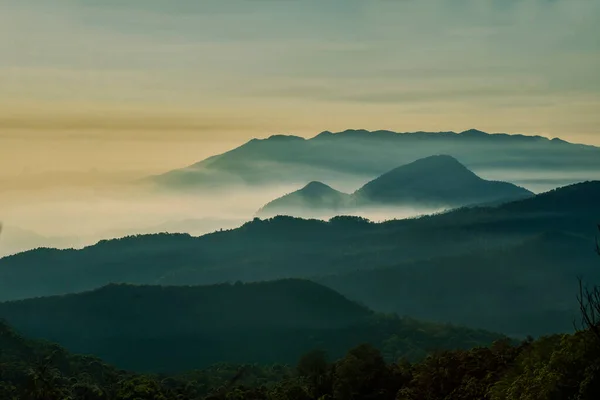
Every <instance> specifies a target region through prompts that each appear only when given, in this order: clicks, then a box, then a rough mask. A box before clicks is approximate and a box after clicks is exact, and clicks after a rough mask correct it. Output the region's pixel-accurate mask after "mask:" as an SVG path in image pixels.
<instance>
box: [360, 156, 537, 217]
mask: <svg viewBox="0 0 600 400" xmlns="http://www.w3.org/2000/svg"><path fill="white" fill-rule="evenodd" d="M531 195H533V193H531V192H530V191H528V190H526V189H523V188H520V187H518V186H515V185H513V184H510V183H506V182H493V181H486V180H484V179H481V178H480V177H478V176H477V175H475V174H474V173H473V172H471V171H470V170H469V169H467V168H466V167H465V166H464V165H462V164H461V163H460V162H458V160H456V159H455V158H454V157H451V156H448V155H438V156H431V157H426V158H423V159H420V160H417V161H415V162H413V163H410V164H407V165H403V166H401V167H398V168H395V169H393V170H391V171H389V172H386V173H385V174H383V175H381V176H380V177H378V178H376V179H374V180H372V181H370V182H368V183H367V184H366V185H364V186H363V187H362V188H360V189H359V190H357V191H356V192H355V193H354V194H353V197H354V198H355V201H356V202H357V203H358V204H363V205H373V204H381V205H426V206H432V207H436V206H437V207H443V206H450V207H460V206H467V205H473V204H477V203H488V202H499V201H500V202H501V201H509V200H516V199H520V198H524V197H529V196H531Z"/></svg>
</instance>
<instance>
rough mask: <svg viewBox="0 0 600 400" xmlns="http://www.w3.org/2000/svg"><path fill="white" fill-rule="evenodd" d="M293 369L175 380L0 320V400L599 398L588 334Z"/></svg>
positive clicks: (316, 361) (310, 359)
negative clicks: (412, 358) (74, 350)
mask: <svg viewBox="0 0 600 400" xmlns="http://www.w3.org/2000/svg"><path fill="white" fill-rule="evenodd" d="M295 365H296V367H290V366H283V365H260V364H252V365H248V364H246V365H235V364H225V363H219V364H216V365H214V366H211V367H210V368H206V369H202V370H193V371H186V372H185V373H182V374H178V375H165V374H160V375H149V374H140V373H136V372H127V371H123V370H118V369H116V368H114V367H112V366H110V365H107V364H105V363H104V362H103V360H101V359H98V358H95V357H90V356H80V355H73V354H71V353H69V352H67V351H66V350H65V349H64V348H62V347H60V346H58V345H55V344H52V343H49V342H42V341H34V340H30V339H25V338H24V337H22V336H20V335H19V334H18V333H17V332H16V331H14V330H13V329H12V328H11V327H10V326H8V325H7V324H6V323H4V322H3V321H0V398H2V399H7V400H9V399H10V400H13V399H14V400H16V399H19V400H33V399H35V400H64V399H85V400H109V399H114V400H126V399H139V400H181V399H186V400H201V399H203V400H221V399H239V400H258V399H261V400H262V399H264V400H285V399H317V398H319V399H323V398H329V399H340V400H346V399H348V400H349V399H356V398H359V399H379V400H395V399H407V400H419V399H430V400H447V399H464V400H481V399H490V400H522V399H540V400H541V399H590V400H592V399H594V400H595V399H598V398H599V396H600V374H598V368H599V367H600V341H599V340H598V337H596V336H594V335H593V334H592V332H591V331H590V330H585V331H582V332H578V333H577V334H574V335H555V336H551V337H544V338H540V339H537V340H535V341H532V340H529V339H528V340H526V341H523V342H521V343H519V344H511V342H510V341H509V340H507V339H502V340H498V341H495V342H494V343H493V344H492V345H491V346H489V347H475V348H472V349H469V350H466V349H460V350H458V349H455V350H446V351H440V352H435V353H431V354H429V355H428V356H427V357H426V358H425V359H423V360H421V361H420V362H417V363H410V362H408V361H407V360H400V361H394V362H386V361H385V359H384V357H382V354H381V352H380V351H378V350H377V349H375V348H373V347H372V346H369V345H367V344H362V345H359V346H357V347H354V348H353V349H351V350H349V351H348V352H347V353H346V355H345V356H344V357H341V358H338V359H335V358H329V357H328V355H327V353H325V352H322V351H311V352H309V353H306V354H305V355H303V356H302V357H301V358H300V359H299V360H298V362H297V363H295Z"/></svg>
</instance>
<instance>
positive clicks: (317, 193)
mask: <svg viewBox="0 0 600 400" xmlns="http://www.w3.org/2000/svg"><path fill="white" fill-rule="evenodd" d="M350 201H351V198H350V195H348V194H346V193H342V192H339V191H337V190H335V189H333V188H332V187H330V186H327V185H325V184H324V183H321V182H310V183H309V184H307V185H306V186H304V187H303V188H302V189H299V190H296V191H295V192H292V193H289V194H286V195H285V196H282V197H280V198H278V199H275V200H273V201H271V202H269V203H267V204H266V205H265V206H263V207H262V208H261V209H260V210H259V211H258V213H257V214H258V215H260V216H266V215H278V214H287V215H296V216H303V215H308V216H311V215H314V214H319V213H337V212H343V211H344V210H346V209H347V208H348V207H349V206H350Z"/></svg>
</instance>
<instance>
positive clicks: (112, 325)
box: [0, 280, 502, 372]
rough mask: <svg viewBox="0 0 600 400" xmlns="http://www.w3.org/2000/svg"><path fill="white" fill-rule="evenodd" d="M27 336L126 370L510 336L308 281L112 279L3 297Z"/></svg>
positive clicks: (411, 351)
mask: <svg viewBox="0 0 600 400" xmlns="http://www.w3.org/2000/svg"><path fill="white" fill-rule="evenodd" d="M0 318H5V319H6V320H7V321H8V322H9V323H10V324H11V325H13V326H15V327H16V328H17V329H18V330H19V331H21V332H23V333H24V334H26V335H28V336H31V337H36V338H43V339H48V340H51V341H55V342H58V343H60V344H62V345H64V346H65V347H67V348H68V349H69V350H72V351H74V352H78V353H86V354H93V355H96V356H100V357H102V358H103V359H105V360H106V361H109V362H111V363H113V364H115V365H117V366H119V367H121V368H126V369H134V370H141V371H155V372H172V371H183V370H187V369H193V368H200V367H206V366H208V365H211V364H214V363H218V362H231V363H256V362H259V363H275V362H279V363H293V362H295V361H296V360H297V359H298V358H299V357H300V356H301V355H302V354H303V353H305V352H307V351H309V350H311V349H315V348H321V349H324V350H327V351H328V352H329V353H330V354H331V355H333V356H336V357H338V356H341V355H343V354H344V353H345V352H346V351H347V350H349V349H350V348H352V347H354V346H357V345H359V344H361V343H371V344H373V345H375V346H377V347H379V348H380V349H381V350H382V351H384V353H385V354H386V355H387V357H389V359H391V360H393V359H397V358H399V357H406V358H408V359H412V360H415V359H420V358H422V357H424V356H425V354H427V353H428V352H429V351H432V350H436V349H449V348H469V347H472V346H476V345H481V344H489V343H491V342H492V341H494V340H496V339H498V338H501V337H502V336H501V335H498V334H492V333H488V332H485V331H478V330H470V329H466V328H459V327H452V326H445V325H436V324H431V323H423V322H417V321H415V320H411V319H400V318H398V317H394V316H388V317H386V316H381V315H377V314H374V313H373V312H372V311H370V310H368V309H366V308H364V307H362V306H360V305H358V304H356V303H354V302H351V301H349V300H347V299H345V298H344V297H343V296H341V295H339V294H338V293H336V292H334V291H333V290H331V289H328V288H326V287H323V286H321V285H318V284H315V283H313V282H309V281H304V280H283V281H276V282H266V283H254V284H252V283H249V284H235V285H228V284H224V285H214V286H206V287H186V286H179V287H158V286H131V285H109V286H106V287H103V288H101V289H98V290H95V291H92V292H86V293H81V294H72V295H65V296H56V297H47V298H37V299H30V300H23V301H16V302H7V303H0Z"/></svg>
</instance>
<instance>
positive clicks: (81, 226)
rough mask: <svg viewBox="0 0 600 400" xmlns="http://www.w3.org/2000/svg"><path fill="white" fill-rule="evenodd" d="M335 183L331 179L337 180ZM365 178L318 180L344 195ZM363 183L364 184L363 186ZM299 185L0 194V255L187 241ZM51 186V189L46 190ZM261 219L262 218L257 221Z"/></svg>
mask: <svg viewBox="0 0 600 400" xmlns="http://www.w3.org/2000/svg"><path fill="white" fill-rule="evenodd" d="M477 173H478V174H479V175H480V176H481V177H482V178H485V179H493V180H503V181H509V182H513V183H515V184H517V185H521V186H523V187H525V188H527V189H529V190H532V191H534V192H535V193H540V192H544V191H547V190H551V189H554V188H556V187H558V186H563V185H567V184H571V183H574V182H580V181H584V180H592V179H594V178H596V179H597V178H598V177H597V176H594V173H593V172H590V171H569V172H563V173H560V174H558V173H554V172H552V171H539V170H538V171H534V170H519V171H517V170H507V169H487V170H478V171H477ZM338 178H339V177H338ZM357 180H360V181H361V183H364V182H366V181H368V180H369V179H366V178H362V177H356V176H355V177H354V179H334V181H332V180H325V181H326V183H328V184H332V185H333V186H334V187H336V188H339V189H341V190H345V191H351V190H349V189H350V188H354V189H355V188H357V187H358V183H357ZM363 181H364V182H363ZM303 186H304V184H287V185H274V186H261V187H259V188H257V187H254V188H251V187H248V186H236V187H234V188H227V189H221V190H220V191H199V192H181V191H171V190H167V189H163V190H157V189H155V188H150V187H147V186H140V185H133V184H131V182H129V183H120V184H107V183H102V184H99V183H97V182H96V183H94V184H93V185H89V186H85V185H70V186H69V185H63V186H58V187H53V186H52V185H42V186H40V188H38V189H27V190H4V191H2V192H1V193H0V194H1V196H0V221H2V223H3V225H4V229H3V232H2V236H1V237H0V257H2V256H6V255H9V254H14V253H17V252H21V251H25V250H29V249H32V248H37V247H56V248H71V247H74V248H81V247H84V246H87V245H91V244H94V243H96V242H98V241H99V240H102V239H110V238H115V237H123V236H127V235H133V234H148V233H158V232H171V233H189V234H191V235H194V236H200V235H202V234H206V233H210V232H214V231H217V230H220V229H232V228H236V227H238V226H240V225H242V224H243V223H245V222H247V221H249V220H251V219H252V218H254V217H255V216H256V214H257V211H258V210H259V209H260V208H261V207H263V206H264V205H265V204H267V203H269V202H270V201H272V200H274V199H276V198H279V197H281V196H283V195H285V194H288V193H290V192H293V191H295V190H298V189H300V188H301V187H303ZM50 188H52V189H50ZM441 211H444V209H441V208H430V207H427V208H426V207H423V208H420V207H397V208H390V207H386V208H366V209H365V208H361V209H360V210H356V211H344V212H343V214H344V215H355V216H361V217H364V218H368V219H370V220H371V221H375V222H380V221H386V220H390V219H402V218H410V217H415V216H419V215H424V214H431V213H437V212H441ZM287 213H288V214H292V215H293V216H297V217H302V218H318V219H323V220H328V219H330V218H332V217H334V216H336V215H337V214H336V213H334V212H332V211H324V212H321V213H318V212H315V211H314V210H313V211H310V212H307V211H306V210H296V211H292V212H287ZM261 218H264V217H262V216H261Z"/></svg>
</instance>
